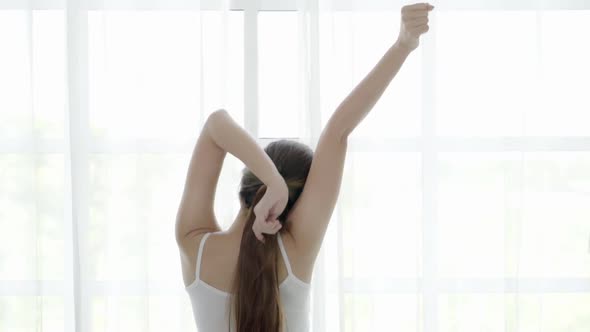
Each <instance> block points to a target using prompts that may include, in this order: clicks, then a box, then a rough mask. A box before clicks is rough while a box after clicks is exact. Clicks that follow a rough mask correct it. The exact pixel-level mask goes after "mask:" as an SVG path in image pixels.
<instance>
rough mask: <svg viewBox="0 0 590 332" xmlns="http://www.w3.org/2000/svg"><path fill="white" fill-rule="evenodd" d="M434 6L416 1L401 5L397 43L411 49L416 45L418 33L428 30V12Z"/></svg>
mask: <svg viewBox="0 0 590 332" xmlns="http://www.w3.org/2000/svg"><path fill="white" fill-rule="evenodd" d="M433 8H434V6H432V5H431V4H429V3H416V4H413V5H408V6H404V7H402V12H401V15H402V17H401V24H400V25H401V26H400V30H399V37H398V38H397V43H398V44H399V45H400V46H402V47H404V48H407V49H408V50H410V51H413V50H414V49H416V47H418V43H419V40H418V38H419V37H420V35H422V34H423V33H425V32H426V31H428V29H429V27H428V12H430V11H431V10H432V9H433Z"/></svg>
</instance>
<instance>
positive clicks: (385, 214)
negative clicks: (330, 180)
mask: <svg viewBox="0 0 590 332" xmlns="http://www.w3.org/2000/svg"><path fill="white" fill-rule="evenodd" d="M420 163H421V159H420V155H419V154H418V153H413V152H403V153H388V152H351V153H350V155H349V157H347V160H346V170H345V173H346V174H348V176H347V177H346V178H345V180H344V183H343V189H342V194H341V196H340V198H339V200H340V208H341V219H342V227H343V242H344V247H343V248H342V249H343V251H344V252H343V253H341V255H344V267H343V269H344V271H343V273H344V277H345V278H387V277H415V276H416V275H418V274H419V271H418V264H419V262H418V257H419V254H420V252H421V246H422V238H421V236H422V235H421V225H422V223H421V217H422V214H421V210H422V206H421V205H422V196H421V195H422V191H421V190H420V183H421V164H420ZM378 252H381V253H387V255H385V256H384V255H376V254H375V253H378ZM384 260H386V261H384Z"/></svg>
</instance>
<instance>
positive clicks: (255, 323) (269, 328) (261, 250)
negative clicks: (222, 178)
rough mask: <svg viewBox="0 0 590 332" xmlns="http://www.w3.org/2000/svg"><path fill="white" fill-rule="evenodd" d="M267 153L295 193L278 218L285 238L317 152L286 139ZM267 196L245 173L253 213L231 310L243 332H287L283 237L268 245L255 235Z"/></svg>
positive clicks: (243, 193)
mask: <svg viewBox="0 0 590 332" xmlns="http://www.w3.org/2000/svg"><path fill="white" fill-rule="evenodd" d="M264 151H265V152H266V153H267V154H268V156H269V157H270V159H271V160H272V161H273V163H274V164H275V166H276V168H277V170H278V171H279V173H280V174H281V176H282V177H283V178H284V179H285V182H286V183H287V186H288V188H289V200H288V202H287V206H286V207H285V210H284V211H283V212H282V213H281V215H280V216H279V217H278V218H277V219H278V220H279V221H280V222H281V224H282V226H283V227H281V230H280V231H279V232H281V233H283V232H287V231H289V223H287V216H288V214H289V211H290V210H291V207H293V204H295V202H296V201H297V198H299V195H300V194H301V192H302V191H303V187H304V185H305V181H306V179H307V174H308V173H309V168H310V167H311V161H312V159H313V151H312V150H311V148H309V147H308V146H307V145H305V144H302V143H299V142H295V141H290V140H284V139H283V140H279V141H274V142H272V143H270V144H268V145H267V146H266V148H264ZM265 192H266V185H264V184H263V183H262V182H261V181H260V179H258V177H256V175H254V173H252V172H251V171H250V170H249V169H247V168H244V170H243V175H242V180H241V182H240V191H239V198H240V201H241V204H242V207H243V208H245V209H247V212H246V218H247V221H246V225H245V227H244V232H243V233H242V240H241V243H240V253H239V256H238V265H237V270H236V274H235V276H234V282H233V301H232V304H231V308H232V311H233V312H234V313H235V314H234V318H235V322H236V331H237V332H278V331H281V330H283V326H284V318H283V312H282V308H281V303H280V298H279V276H278V269H277V266H278V264H277V263H278V250H279V248H278V240H277V236H276V234H273V235H269V234H263V236H264V238H265V239H264V241H265V243H262V242H260V241H258V239H256V236H255V235H254V232H253V231H252V225H253V223H254V219H255V218H256V216H255V214H254V212H253V211H252V209H253V208H254V206H256V204H257V203H258V202H259V201H260V199H261V198H262V197H263V196H264V193H265ZM230 319H231V315H230Z"/></svg>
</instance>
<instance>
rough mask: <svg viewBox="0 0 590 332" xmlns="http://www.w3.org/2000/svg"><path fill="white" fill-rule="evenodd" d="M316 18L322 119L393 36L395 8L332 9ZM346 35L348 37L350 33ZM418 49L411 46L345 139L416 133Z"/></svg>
mask: <svg viewBox="0 0 590 332" xmlns="http://www.w3.org/2000/svg"><path fill="white" fill-rule="evenodd" d="M331 16H332V14H322V16H320V20H321V21H320V73H321V74H320V75H321V79H320V90H321V96H320V98H321V112H322V123H323V124H325V123H326V122H327V121H328V119H329V118H330V116H331V115H332V114H333V112H334V111H335V110H336V108H337V107H338V106H339V105H340V103H341V102H342V101H343V100H344V99H345V98H346V97H347V96H348V94H349V93H350V92H351V91H352V90H353V89H354V87H356V86H357V85H358V84H359V83H360V82H361V80H362V79H363V78H364V77H365V76H366V75H367V74H368V73H369V72H370V71H371V70H372V69H373V67H375V65H376V64H377V62H379V60H380V59H381V58H382V57H383V55H384V54H385V52H386V51H387V49H388V48H389V47H390V46H391V45H393V43H394V42H395V40H396V33H397V32H396V31H398V29H399V24H400V22H399V12H397V11H395V12H391V11H383V12H357V13H350V12H337V13H335V14H333V17H331ZM351 36H352V37H351ZM421 58H422V51H421V49H420V48H419V49H417V50H416V52H414V53H413V54H412V55H411V56H409V57H408V58H407V59H406V62H405V63H404V65H403V67H402V68H401V69H400V71H399V72H398V74H397V75H396V77H395V78H394V79H393V80H392V81H391V83H390V84H389V86H388V87H387V88H386V90H385V91H384V92H383V95H382V96H381V98H380V99H379V100H378V101H377V103H376V104H375V106H374V107H373V109H372V110H371V114H370V116H368V118H366V119H365V120H363V121H362V122H361V123H360V124H359V126H358V127H357V128H356V129H355V130H354V131H353V134H352V135H351V137H375V136H378V137H399V136H416V135H419V133H420V120H421V107H422V104H421V93H422V91H421V84H422V82H421V78H422V71H421V70H422V68H421Z"/></svg>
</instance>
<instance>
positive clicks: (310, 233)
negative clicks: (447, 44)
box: [290, 4, 433, 280]
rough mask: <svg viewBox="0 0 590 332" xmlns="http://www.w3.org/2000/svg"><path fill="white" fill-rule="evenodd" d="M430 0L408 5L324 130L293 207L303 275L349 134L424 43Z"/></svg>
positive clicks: (330, 203)
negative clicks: (388, 42)
mask: <svg viewBox="0 0 590 332" xmlns="http://www.w3.org/2000/svg"><path fill="white" fill-rule="evenodd" d="M432 8H433V7H432V6H430V5H428V4H416V5H411V6H405V7H404V8H403V9H402V23H401V29H400V37H399V38H398V40H397V41H396V42H395V43H394V44H393V46H391V47H390V48H389V49H388V50H387V52H386V53H385V55H384V56H383V57H382V58H381V60H380V61H379V62H378V63H377V64H376V65H375V67H374V68H373V69H372V70H371V71H370V72H369V74H367V76H366V77H365V78H364V79H363V80H362V81H361V82H360V83H359V84H358V85H357V86H356V87H355V88H354V89H353V90H352V92H351V93H350V94H349V95H348V96H347V97H346V98H345V99H344V100H343V101H342V103H340V105H339V106H338V108H337V109H336V110H335V111H334V113H333V114H332V116H331V117H330V119H329V120H328V122H327V123H326V126H325V127H324V129H323V131H322V134H321V135H320V138H319V141H318V144H317V148H316V151H315V153H314V157H313V161H312V164H311V168H310V170H309V174H308V177H307V181H306V183H305V186H304V188H303V192H302V193H301V196H300V197H299V199H298V200H297V202H295V205H294V206H293V208H292V210H291V212H290V219H291V220H292V225H291V233H292V235H293V238H294V239H295V246H296V248H297V249H296V250H297V251H298V253H299V255H300V256H301V257H302V259H303V262H302V263H303V265H304V266H306V267H307V268H308V270H307V271H305V272H304V273H305V274H304V275H303V276H302V277H303V278H304V280H310V278H311V271H312V270H313V264H314V262H315V258H316V257H317V254H318V253H319V250H320V247H321V243H322V240H323V238H324V235H325V232H326V229H327V227H328V223H329V221H330V218H331V216H332V212H333V210H334V207H335V205H336V201H337V198H338V195H339V192H340V183H341V181H342V173H343V168H344V162H345V159H346V149H347V144H348V136H349V135H350V133H351V132H352V131H353V130H354V128H356V126H357V125H358V124H359V123H360V122H361V121H362V120H363V118H364V117H365V116H366V115H367V114H368V113H369V111H370V110H371V109H372V108H373V106H374V105H375V103H376V102H377V100H378V99H379V98H380V97H381V95H382V94H383V91H384V90H385V88H386V87H387V86H388V84H389V82H390V81H391V80H392V79H393V77H394V76H395V75H396V73H397V72H398V71H399V69H400V67H401V66H402V64H403V63H404V61H405V59H406V58H407V57H408V55H409V53H411V51H412V50H413V49H415V48H416V47H417V46H418V37H419V36H420V35H421V34H422V33H424V32H426V31H427V30H428V25H427V22H428V17H427V13H428V11H430V10H431V9H432Z"/></svg>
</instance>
